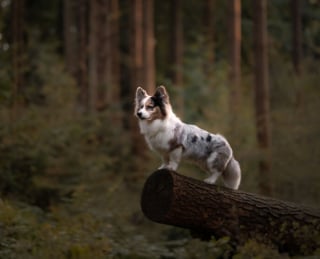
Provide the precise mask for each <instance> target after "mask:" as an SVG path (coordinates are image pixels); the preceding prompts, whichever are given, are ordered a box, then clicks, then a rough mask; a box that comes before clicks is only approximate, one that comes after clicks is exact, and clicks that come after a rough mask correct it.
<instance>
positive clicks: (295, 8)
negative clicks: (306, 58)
mask: <svg viewBox="0 0 320 259" xmlns="http://www.w3.org/2000/svg"><path fill="white" fill-rule="evenodd" d="M291 10H292V61H293V67H294V70H295V72H296V74H297V75H300V74H301V58H302V25H301V1H300V0H291Z"/></svg>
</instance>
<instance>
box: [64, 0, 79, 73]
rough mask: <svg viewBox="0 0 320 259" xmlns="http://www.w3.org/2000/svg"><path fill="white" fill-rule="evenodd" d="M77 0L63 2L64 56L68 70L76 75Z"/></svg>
mask: <svg viewBox="0 0 320 259" xmlns="http://www.w3.org/2000/svg"><path fill="white" fill-rule="evenodd" d="M75 7H76V6H75V1H74V0H65V1H64V2H63V22H64V56H65V62H66V68H67V71H68V72H69V73H70V74H71V75H72V76H73V77H76V67H77V65H76V64H77V63H78V61H77V54H78V51H77V50H78V44H77V43H78V41H77V30H76V28H77V24H76V13H75V11H74V10H75Z"/></svg>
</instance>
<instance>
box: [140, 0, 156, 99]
mask: <svg viewBox="0 0 320 259" xmlns="http://www.w3.org/2000/svg"><path fill="white" fill-rule="evenodd" d="M153 5H154V0H144V4H143V6H144V19H143V36H144V50H143V56H144V57H143V58H144V60H143V61H144V73H143V74H144V88H145V89H146V90H147V91H148V92H149V93H153V91H154V90H155V84H156V79H155V60H154V46H155V39H154V15H153V13H154V9H153V8H154V7H153Z"/></svg>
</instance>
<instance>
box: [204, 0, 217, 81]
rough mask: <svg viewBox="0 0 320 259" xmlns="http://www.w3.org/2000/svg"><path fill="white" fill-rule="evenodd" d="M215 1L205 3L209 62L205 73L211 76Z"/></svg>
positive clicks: (205, 38) (205, 37)
mask: <svg viewBox="0 0 320 259" xmlns="http://www.w3.org/2000/svg"><path fill="white" fill-rule="evenodd" d="M214 2H215V0H206V1H204V2H203V28H204V31H203V32H204V40H205V42H204V44H205V47H206V50H207V52H208V54H207V55H208V57H207V62H206V63H205V65H204V72H205V74H206V75H207V76H209V75H210V70H209V67H211V66H212V65H213V63H214V56H215V53H214V19H213V9H214Z"/></svg>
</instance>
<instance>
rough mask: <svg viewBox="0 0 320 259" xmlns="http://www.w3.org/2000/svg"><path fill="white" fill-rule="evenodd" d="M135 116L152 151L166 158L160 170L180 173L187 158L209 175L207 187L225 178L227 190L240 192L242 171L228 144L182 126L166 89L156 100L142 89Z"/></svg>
mask: <svg viewBox="0 0 320 259" xmlns="http://www.w3.org/2000/svg"><path fill="white" fill-rule="evenodd" d="M134 114H135V116H136V117H137V118H138V121H139V127H140V132H141V134H142V135H144V138H145V140H146V142H147V144H148V146H149V148H150V149H151V150H153V151H156V152H157V153H159V154H160V156H161V157H162V165H161V166H160V167H159V169H164V168H166V169H169V170H173V171H176V170H177V168H178V166H179V163H180V161H181V159H182V158H185V159H186V160H188V161H191V162H194V163H196V164H198V165H199V166H200V167H201V168H202V169H203V170H205V171H206V172H207V173H208V174H209V177H208V178H206V179H205V180H204V181H205V182H206V183H209V184H214V183H215V182H216V180H217V179H218V177H219V176H220V175H221V176H222V179H223V182H224V185H225V186H226V187H228V188H231V189H235V190H236V189H238V188H239V185H240V181H241V169H240V165H239V163H238V161H237V160H235V158H234V157H233V151H232V149H231V147H230V144H229V143H228V141H227V140H226V139H225V138H224V137H223V136H222V135H219V134H212V133H209V132H207V131H205V130H203V129H200V128H199V127H197V126H195V125H191V124H186V123H184V122H182V121H181V120H180V119H179V118H178V117H177V116H176V115H175V114H174V112H173V111H172V106H171V104H170V100H169V95H168V93H167V90H166V88H165V87H164V86H159V87H157V89H156V92H155V94H154V95H153V96H150V95H149V94H148V93H147V92H146V91H145V90H144V89H143V88H141V87H138V88H137V90H136V96H135V109H134Z"/></svg>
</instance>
